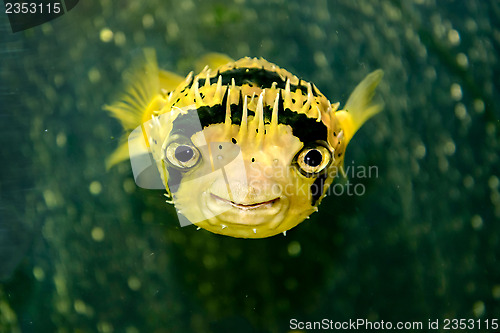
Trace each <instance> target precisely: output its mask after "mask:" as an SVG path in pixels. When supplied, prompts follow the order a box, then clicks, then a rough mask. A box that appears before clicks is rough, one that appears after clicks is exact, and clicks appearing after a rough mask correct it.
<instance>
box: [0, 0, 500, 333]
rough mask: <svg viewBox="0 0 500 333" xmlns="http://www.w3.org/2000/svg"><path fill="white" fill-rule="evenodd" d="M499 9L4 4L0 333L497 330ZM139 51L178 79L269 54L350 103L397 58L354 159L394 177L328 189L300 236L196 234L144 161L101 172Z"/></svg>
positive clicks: (413, 4)
mask: <svg viewBox="0 0 500 333" xmlns="http://www.w3.org/2000/svg"><path fill="white" fill-rule="evenodd" d="M499 17H500V6H499V5H498V3H497V2H495V1H479V0H475V1H474V0H467V1H433V0H414V1H384V2H380V3H378V2H373V1H357V2H353V1H350V0H346V1H343V0H342V1H341V0H339V1H326V0H314V1H308V2H304V1H283V0H281V1H280V0H278V1H243V0H236V1H234V2H225V1H182V2H177V1H148V2H147V4H146V2H140V1H131V0H129V1H120V2H116V1H115V2H112V1H100V2H97V1H94V2H90V1H85V2H82V3H79V4H78V5H77V6H76V7H75V8H74V9H72V10H71V11H70V12H69V13H68V14H65V15H63V16H62V17H60V18H57V19H56V20H54V21H52V22H50V23H45V24H43V25H40V26H37V27H34V28H32V29H29V30H26V31H24V32H18V33H15V34H13V33H12V32H11V31H10V26H9V22H8V20H7V17H6V15H5V14H4V13H2V14H1V15H0V29H1V34H0V35H1V36H2V37H0V43H1V44H0V82H1V84H0V99H1V100H0V129H1V131H0V140H1V147H2V148H1V149H0V156H1V163H2V164H1V165H2V166H1V169H0V170H1V173H0V174H1V176H0V279H1V283H0V331H2V332H3V331H5V332H10V331H12V332H70V331H78V332H127V333H132V332H190V331H192V332H234V331H239V332H286V331H289V330H290V329H291V328H294V327H291V326H290V320H291V319H297V320H298V321H303V322H306V321H319V320H321V319H323V318H327V319H331V320H333V321H335V322H344V321H348V320H349V319H351V320H356V319H358V318H362V319H367V320H371V321H373V322H380V321H382V320H384V321H385V322H392V323H394V325H396V323H397V322H402V321H415V322H422V323H423V325H424V326H423V327H424V329H423V330H422V331H425V330H426V329H427V325H428V320H429V319H431V320H436V319H439V320H440V326H439V329H438V330H437V331H445V330H444V325H443V323H444V319H453V318H458V319H473V320H474V323H476V324H475V325H476V327H475V329H477V326H478V324H477V323H478V321H477V320H478V319H479V320H481V323H482V325H483V326H482V327H481V330H482V331H486V326H485V321H486V320H489V322H490V323H491V321H492V320H493V319H499V320H500V263H499V256H500V236H499V235H500V227H499V225H500V224H499V223H500V193H499V183H500V181H499V177H500V161H499V151H500V150H499V115H500V111H499V103H500V99H499V92H500V81H499V80H498V77H499V76H500V65H499V63H498V62H499V58H498V54H499V51H500V37H499V36H500V28H499V20H500V19H499ZM144 47H153V48H155V49H156V51H157V55H158V59H159V62H160V64H161V66H162V68H165V69H167V70H173V71H176V72H179V73H181V74H183V75H184V74H187V73H188V72H189V70H191V68H192V65H193V63H194V62H195V60H196V59H197V58H198V57H200V56H201V55H203V54H205V53H207V52H213V51H217V52H223V53H226V54H228V55H229V56H231V57H233V58H239V57H243V56H262V57H264V58H266V59H268V60H270V61H272V62H275V63H277V64H278V65H280V66H282V67H284V68H286V69H288V70H290V71H291V72H293V73H294V74H297V75H299V76H301V77H303V78H304V79H307V80H310V81H311V82H314V83H315V84H316V85H317V86H318V88H319V89H320V90H321V91H322V92H323V93H324V94H325V95H326V96H327V97H329V98H330V100H331V101H332V102H335V101H340V102H341V103H345V102H346V99H347V97H348V94H349V93H350V91H351V90H352V88H353V87H354V86H355V85H356V84H357V83H358V82H359V81H360V80H361V79H362V78H363V77H364V76H365V75H366V74H367V73H369V72H370V71H372V70H375V69H377V68H382V69H384V71H385V77H384V80H383V82H382V83H381V85H380V88H379V89H378V93H377V94H378V95H377V96H378V98H380V99H382V100H383V101H384V103H385V108H384V112H383V113H382V114H380V115H378V116H376V117H375V118H374V119H373V120H371V121H370V122H368V123H367V124H366V125H365V126H364V127H363V128H362V129H361V130H360V132H359V133H358V134H357V135H356V136H355V138H354V139H353V141H352V142H351V144H350V145H349V147H348V152H347V157H346V165H347V166H349V165H353V166H354V165H365V166H376V168H377V170H378V173H377V174H376V176H373V175H372V177H356V175H350V178H351V179H350V181H351V182H352V183H353V185H356V184H361V185H362V187H363V189H364V192H363V193H362V195H349V194H347V193H342V194H340V193H339V195H331V196H329V197H327V198H326V199H325V201H324V202H323V203H322V205H321V207H320V210H319V212H318V213H316V214H314V215H313V216H312V217H311V219H310V220H308V221H307V222H304V223H302V224H300V225H299V226H298V227H296V228H295V229H292V230H290V231H289V232H288V233H287V235H286V237H285V236H281V235H280V236H275V237H271V238H267V239H261V240H242V239H234V238H229V237H223V236H218V235H214V234H211V233H208V232H206V231H203V230H200V231H197V230H196V228H195V227H193V226H190V227H185V228H181V227H180V226H179V224H178V221H177V219H176V214H175V211H174V208H173V207H172V206H169V205H167V204H165V202H164V197H163V193H162V192H161V191H148V190H143V189H140V188H138V187H136V185H135V184H134V181H133V178H132V172H131V168H130V165H128V164H127V163H122V164H121V165H119V166H118V167H115V168H113V169H111V170H109V171H107V170H106V168H105V159H106V157H107V156H109V154H110V153H111V152H112V151H113V150H114V149H115V148H116V146H117V145H118V138H119V137H120V136H121V129H120V126H119V124H118V123H117V122H116V121H115V120H114V119H112V118H110V117H109V116H108V114H106V113H105V112H104V111H103V110H102V106H103V105H104V104H106V103H108V104H109V103H110V102H112V101H113V100H114V98H115V97H116V95H117V94H118V93H119V92H120V87H121V82H122V77H121V75H122V73H123V72H124V71H125V69H126V68H127V67H128V66H129V65H130V63H131V62H132V60H133V59H134V57H135V56H136V55H137V54H140V53H141V50H142V49H143V48H144ZM361 331H366V329H365V330H361ZM414 331H417V330H414ZM469 331H472V330H469ZM477 331H479V330H477ZM490 331H491V328H490ZM463 332H465V330H463Z"/></svg>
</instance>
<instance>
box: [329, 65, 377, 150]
mask: <svg viewBox="0 0 500 333" xmlns="http://www.w3.org/2000/svg"><path fill="white" fill-rule="evenodd" d="M383 76H384V72H383V71H382V70H381V69H377V70H376V71H374V72H371V73H370V74H368V75H367V76H366V77H365V78H364V79H363V81H361V82H360V83H359V84H358V85H357V86H356V88H355V89H354V91H353V92H352V93H351V96H349V99H348V100H347V103H346V105H345V108H344V110H341V111H338V112H336V113H335V116H336V117H337V119H338V121H339V123H340V127H341V128H342V130H343V131H344V138H345V139H344V140H345V141H346V144H347V143H349V141H350V140H351V139H352V137H353V136H354V134H355V133H356V131H357V130H358V129H359V128H360V127H361V126H362V125H363V124H364V123H365V121H367V120H368V119H370V118H371V117H372V116H374V115H375V114H377V113H378V112H380V111H381V110H382V104H373V103H372V102H371V100H372V97H373V95H374V94H375V88H377V85H378V84H379V82H380V80H382V77H383Z"/></svg>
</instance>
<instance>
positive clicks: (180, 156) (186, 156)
mask: <svg viewBox="0 0 500 333" xmlns="http://www.w3.org/2000/svg"><path fill="white" fill-rule="evenodd" d="M193 156H194V151H193V149H192V148H191V147H189V146H179V147H177V148H175V158H176V159H177V160H179V161H181V162H183V163H185V162H188V161H189V160H191V159H192V158H193Z"/></svg>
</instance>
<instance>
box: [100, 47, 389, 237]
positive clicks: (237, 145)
mask: <svg viewBox="0 0 500 333" xmlns="http://www.w3.org/2000/svg"><path fill="white" fill-rule="evenodd" d="M144 55H145V57H144V58H145V59H144V63H143V65H142V67H141V69H140V70H138V71H136V72H135V74H134V75H132V76H130V77H129V78H128V81H129V87H128V89H127V91H126V92H125V94H124V95H123V96H122V97H121V98H120V99H119V100H118V101H117V102H115V103H114V104H112V105H110V106H106V107H105V109H107V110H108V111H110V112H111V114H112V115H113V116H114V117H116V118H117V119H119V120H120V122H121V124H122V125H123V127H124V129H125V130H126V132H127V133H126V134H127V136H128V142H126V140H124V141H125V142H123V143H122V144H121V145H120V146H119V147H118V149H117V150H116V151H115V152H114V153H113V155H112V156H111V157H110V159H109V160H108V166H112V165H114V164H117V163H119V162H121V161H123V160H126V159H128V158H130V159H131V160H132V162H133V161H134V159H136V158H137V156H145V155H147V154H149V155H150V156H151V158H150V161H151V165H153V169H154V170H155V172H156V173H159V177H158V182H159V183H160V187H162V188H164V189H166V191H167V193H166V196H167V197H169V198H171V202H170V203H173V204H174V205H175V208H176V209H177V211H178V213H179V217H182V218H183V219H187V221H188V223H192V224H195V225H196V226H198V227H199V228H203V229H206V230H208V231H211V232H213V233H217V234H222V235H226V236H232V237H239V238H264V237H270V236H273V235H276V234H279V233H284V234H285V235H286V231H287V230H289V229H291V228H293V227H295V226H296V225H297V224H299V223H300V222H302V221H304V220H305V219H306V218H308V217H309V215H311V214H312V213H313V212H315V211H317V210H318V208H317V207H318V205H319V204H320V202H321V200H322V199H323V197H325V196H326V192H327V189H328V187H329V186H330V185H331V184H332V182H333V179H334V178H335V176H336V175H337V174H338V172H339V171H342V166H343V160H344V153H345V150H346V146H347V144H348V143H349V141H350V140H351V138H352V137H353V135H354V133H355V132H356V131H357V130H358V129H359V128H360V127H361V125H362V124H363V123H364V122H365V121H366V120H367V119H369V118H370V117H372V116H373V115H375V114H376V113H378V112H379V111H380V110H381V105H379V104H374V103H372V102H371V99H372V97H373V95H374V90H375V88H376V87H377V85H378V83H379V82H380V80H381V78H382V76H383V72H382V70H376V71H374V72H372V73H371V74H369V75H368V76H367V77H366V78H365V79H364V80H363V81H362V82H361V83H360V84H359V85H358V86H357V87H356V88H355V89H354V91H353V92H352V94H351V95H350V97H349V99H348V100H347V103H346V105H345V108H344V109H342V110H338V107H339V105H340V104H339V103H335V104H331V103H330V102H329V101H328V99H327V98H326V97H325V96H324V95H323V94H322V93H321V92H320V91H319V90H318V88H316V86H315V85H314V84H312V83H309V82H307V81H304V80H302V79H299V78H298V77H297V76H295V75H293V74H291V73H290V72H288V71H286V70H285V69H283V68H280V67H278V66H276V65H275V64H273V63H270V62H268V61H266V60H264V59H262V58H260V59H257V58H249V57H245V58H242V59H240V60H237V61H234V60H232V59H230V58H228V57H227V56H224V55H221V54H209V55H207V56H205V57H204V58H203V59H202V60H201V61H200V63H204V64H206V65H207V66H206V67H204V68H203V70H201V72H199V74H197V75H193V72H191V73H190V74H189V75H188V76H187V77H185V78H184V77H181V76H178V75H177V74H174V73H171V72H167V71H164V70H160V69H159V68H158V65H157V62H156V55H155V52H154V51H153V50H145V52H144ZM146 161H147V160H146ZM133 163H134V162H133ZM141 163H142V162H141ZM139 164H140V163H139ZM133 169H134V166H133ZM143 169H144V167H143ZM137 180H138V178H137V177H136V182H137ZM137 183H138V185H140V184H139V182H137ZM145 187H149V188H154V186H145ZM167 202H168V201H167Z"/></svg>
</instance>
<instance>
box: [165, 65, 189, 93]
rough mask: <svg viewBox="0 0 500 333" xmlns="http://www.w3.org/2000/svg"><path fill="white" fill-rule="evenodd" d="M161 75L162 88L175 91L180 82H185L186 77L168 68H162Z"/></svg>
mask: <svg viewBox="0 0 500 333" xmlns="http://www.w3.org/2000/svg"><path fill="white" fill-rule="evenodd" d="M159 77H160V88H161V89H164V90H165V91H166V92H171V91H173V90H174V89H175V88H177V86H178V85H179V84H181V82H183V81H184V80H185V79H186V78H185V77H183V76H180V75H178V74H175V73H173V72H169V71H166V70H160V71H159Z"/></svg>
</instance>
